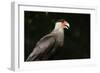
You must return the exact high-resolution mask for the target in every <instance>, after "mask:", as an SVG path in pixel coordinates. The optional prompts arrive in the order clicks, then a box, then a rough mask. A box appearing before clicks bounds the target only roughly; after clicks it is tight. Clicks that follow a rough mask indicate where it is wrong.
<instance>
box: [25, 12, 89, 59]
mask: <svg viewBox="0 0 100 73" xmlns="http://www.w3.org/2000/svg"><path fill="white" fill-rule="evenodd" d="M58 19H65V20H67V21H68V22H69V23H70V28H69V29H68V30H65V31H64V37H65V38H64V46H63V47H62V48H58V49H57V50H56V52H55V53H54V55H53V56H52V57H51V58H49V59H48V60H64V59H66V60H67V59H86V58H90V14H79V13H78V14H76V13H58V12H55V13H53V12H32V11H24V40H25V42H24V47H25V48H24V60H26V59H27V57H28V56H29V54H30V53H31V52H32V50H33V48H34V47H35V45H36V43H37V42H38V41H39V40H40V38H42V37H43V36H45V35H46V34H48V33H50V32H51V31H52V30H53V28H54V26H55V22H56V21H57V20H58Z"/></svg>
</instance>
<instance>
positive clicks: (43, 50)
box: [26, 19, 69, 61]
mask: <svg viewBox="0 0 100 73" xmlns="http://www.w3.org/2000/svg"><path fill="white" fill-rule="evenodd" d="M68 27H69V23H68V22H67V21H65V20H64V19H61V20H58V21H57V22H56V23H55V28H54V29H53V31H52V32H51V33H49V34H47V35H46V36H44V37H43V38H41V39H40V40H39V41H38V42H37V44H36V46H35V47H34V49H33V51H32V53H31V54H30V55H29V57H28V58H27V60H26V61H33V60H47V59H48V58H49V57H50V56H51V55H52V54H53V53H54V52H55V50H56V48H57V47H61V46H63V41H64V28H67V29H68Z"/></svg>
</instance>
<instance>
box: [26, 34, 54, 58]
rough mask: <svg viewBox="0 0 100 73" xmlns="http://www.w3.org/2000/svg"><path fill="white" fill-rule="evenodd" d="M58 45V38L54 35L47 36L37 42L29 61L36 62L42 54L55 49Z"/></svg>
mask: <svg viewBox="0 0 100 73" xmlns="http://www.w3.org/2000/svg"><path fill="white" fill-rule="evenodd" d="M55 43H56V38H55V37H54V36H53V35H46V36H44V37H43V38H41V39H40V40H39V42H37V44H36V47H35V48H34V49H33V52H32V53H31V54H30V55H29V57H28V59H27V60H35V59H36V58H38V57H40V56H41V55H42V54H44V53H47V52H49V51H50V50H52V49H53V47H54V45H55Z"/></svg>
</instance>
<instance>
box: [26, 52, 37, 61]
mask: <svg viewBox="0 0 100 73" xmlns="http://www.w3.org/2000/svg"><path fill="white" fill-rule="evenodd" d="M36 59H37V55H33V53H31V54H30V55H29V56H28V58H27V59H26V61H34V60H36Z"/></svg>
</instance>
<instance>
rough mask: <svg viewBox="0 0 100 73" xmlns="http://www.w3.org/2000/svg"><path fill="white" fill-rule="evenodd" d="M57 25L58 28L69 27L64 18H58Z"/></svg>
mask: <svg viewBox="0 0 100 73" xmlns="http://www.w3.org/2000/svg"><path fill="white" fill-rule="evenodd" d="M56 24H57V26H59V27H60V28H65V29H68V28H69V27H70V25H69V23H68V22H67V21H66V20H64V19H60V20H58V21H57V23H56Z"/></svg>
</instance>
